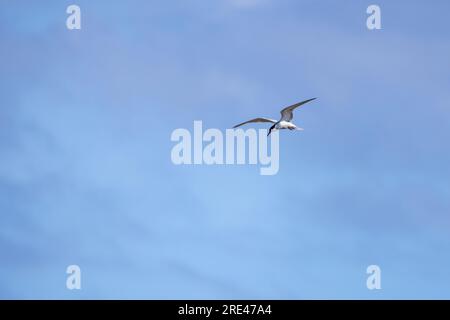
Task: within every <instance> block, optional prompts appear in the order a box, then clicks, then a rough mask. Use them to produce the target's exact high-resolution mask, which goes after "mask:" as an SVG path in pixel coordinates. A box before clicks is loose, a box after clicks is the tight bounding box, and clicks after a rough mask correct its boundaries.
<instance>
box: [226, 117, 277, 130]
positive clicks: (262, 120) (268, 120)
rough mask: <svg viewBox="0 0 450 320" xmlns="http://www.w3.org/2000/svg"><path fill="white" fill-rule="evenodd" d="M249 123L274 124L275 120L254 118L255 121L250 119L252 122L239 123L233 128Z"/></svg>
mask: <svg viewBox="0 0 450 320" xmlns="http://www.w3.org/2000/svg"><path fill="white" fill-rule="evenodd" d="M250 122H271V123H276V122H277V120H273V119H269V118H255V119H252V120H248V121H245V122H242V123H239V124H237V125H235V126H234V127H233V128H237V127H240V126H242V125H244V124H247V123H250Z"/></svg>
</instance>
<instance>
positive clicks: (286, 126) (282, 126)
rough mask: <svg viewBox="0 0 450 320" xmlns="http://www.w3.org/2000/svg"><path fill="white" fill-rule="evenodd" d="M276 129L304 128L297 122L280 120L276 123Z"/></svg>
mask: <svg viewBox="0 0 450 320" xmlns="http://www.w3.org/2000/svg"><path fill="white" fill-rule="evenodd" d="M275 129H276V130H281V129H289V130H303V129H302V128H299V127H297V126H296V125H295V124H293V123H292V122H290V121H280V122H278V123H277V124H276V125H275Z"/></svg>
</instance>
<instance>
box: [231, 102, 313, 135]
mask: <svg viewBox="0 0 450 320" xmlns="http://www.w3.org/2000/svg"><path fill="white" fill-rule="evenodd" d="M315 99H317V98H312V99H308V100H305V101H302V102H299V103H296V104H293V105H292V106H289V107H286V108H284V109H283V110H281V111H280V113H281V119H280V120H278V121H277V120H273V119H269V118H255V119H251V120H248V121H245V122H242V123H239V124H237V125H235V126H234V127H233V128H237V127H240V126H242V125H244V124H247V123H251V122H270V123H273V125H272V126H271V127H270V129H269V132H268V133H267V136H269V135H270V133H271V132H272V130H281V129H289V130H303V128H299V127H297V126H296V125H295V124H293V123H292V122H291V120H292V118H293V117H294V114H293V112H294V110H295V109H296V108H298V107H300V106H301V105H304V104H305V103H308V102H310V101H313V100H315Z"/></svg>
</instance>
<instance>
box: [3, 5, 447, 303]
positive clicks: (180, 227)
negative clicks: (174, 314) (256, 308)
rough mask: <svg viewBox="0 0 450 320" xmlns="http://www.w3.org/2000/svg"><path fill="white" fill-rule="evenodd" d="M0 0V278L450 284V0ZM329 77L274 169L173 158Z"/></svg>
mask: <svg viewBox="0 0 450 320" xmlns="http://www.w3.org/2000/svg"><path fill="white" fill-rule="evenodd" d="M73 3H75V4H77V5H79V6H80V7H81V14H82V29H81V30H78V31H77V30H75V31H69V30H67V29H66V26H65V20H66V17H67V14H66V12H65V11H66V7H67V6H68V5H70V4H73ZM372 3H376V4H378V5H379V6H380V7H381V18H382V29H381V30H376V31H369V30H368V29H367V28H366V17H367V14H366V8H367V6H368V5H370V4H372ZM0 5H1V10H0V43H1V44H0V75H1V76H0V298H39V299H45V298H63V299H80V298H88V299H90V298H124V299H133V298H138V299H145V298H149V299H153V298H158V299H164V298H172V299H188V298H190V299H198V298H205V299H206V298H207V299H219V298H222V299H229V298H234V299H238V298H241V299H244V298H266V299H270V298H272V299H280V298H281V299H304V298H313V299H329V298H337V299H348V298H362V299H380V298H386V299H391V298H397V299H398V298H425V299H430V298H439V299H443V298H446V299H449V298H450V271H449V270H450V250H449V249H450V248H449V246H450V233H449V232H448V230H449V228H450V186H449V183H448V181H449V180H450V170H449V163H450V151H449V148H448V138H449V137H450V110H449V108H450V105H449V102H450V91H449V90H448V88H449V85H450V81H449V77H448V75H449V72H450V59H449V58H448V57H449V56H450V43H449V41H448V36H449V28H448V23H447V15H448V12H449V10H450V4H449V3H448V1H434V2H433V4H432V5H431V4H430V3H429V2H428V1H414V2H411V1H406V0H402V1H395V3H394V2H393V1H376V2H368V1H347V2H345V3H342V2H338V1H331V0H330V1H288V0H281V1H273V0H261V1H258V0H217V1H200V0H190V1H186V0H185V1H181V0H180V1H137V0H132V1H114V2H113V3H111V1H97V0H96V1H76V2H71V1H70V2H69V1H40V2H32V3H30V2H28V1H1V2H0ZM316 96H317V97H318V99H317V100H316V101H314V103H311V104H309V105H307V106H305V107H304V108H302V109H301V110H298V111H297V112H296V117H295V120H296V123H297V124H298V125H300V126H301V127H303V128H305V131H303V132H281V133H280V170H279V172H278V174H277V175H275V176H261V175H259V169H258V167H256V166H206V165H205V166H174V165H173V164H172V162H171V159H170V151H171V148H172V147H173V146H174V143H173V142H172V141H170V135H171V132H172V131H173V130H174V129H176V128H187V129H192V126H193V121H194V120H202V121H203V125H204V127H205V128H220V129H223V130H225V129H226V128H229V127H231V126H232V125H234V124H236V123H238V122H241V121H243V120H245V119H247V118H251V117H254V116H268V117H276V116H277V114H278V111H279V109H280V108H281V107H283V106H286V105H289V104H292V103H295V102H297V101H300V100H303V99H307V98H311V97H316ZM257 127H259V126H257ZM260 127H265V126H260ZM71 264H77V265H79V266H80V267H81V270H82V290H80V291H76V290H75V291H69V290H67V289H66V287H65V282H66V276H67V275H66V273H65V270H66V267H67V266H68V265H71ZM371 264H377V265H379V266H380V268H381V270H382V280H381V285H382V289H381V290H378V291H377V290H375V291H370V290H368V289H367V288H366V277H367V275H366V268H367V266H368V265H371Z"/></svg>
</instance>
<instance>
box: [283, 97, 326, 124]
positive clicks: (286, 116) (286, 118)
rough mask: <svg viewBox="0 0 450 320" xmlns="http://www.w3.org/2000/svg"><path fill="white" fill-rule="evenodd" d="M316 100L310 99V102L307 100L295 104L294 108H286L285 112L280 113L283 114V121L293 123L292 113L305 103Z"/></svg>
mask: <svg viewBox="0 0 450 320" xmlns="http://www.w3.org/2000/svg"><path fill="white" fill-rule="evenodd" d="M314 99H317V98H312V99H308V100H305V101H302V102H299V103H296V104H293V105H292V106H289V107H286V108H284V109H283V110H281V111H280V112H281V121H291V120H292V118H293V117H294V115H293V114H292V112H293V111H294V109H295V108H298V107H300V106H301V105H303V104H305V103H308V102H310V101H313V100H314Z"/></svg>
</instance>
